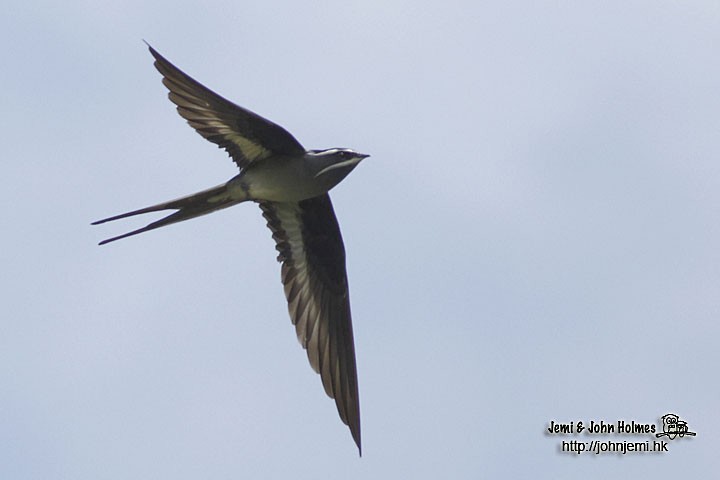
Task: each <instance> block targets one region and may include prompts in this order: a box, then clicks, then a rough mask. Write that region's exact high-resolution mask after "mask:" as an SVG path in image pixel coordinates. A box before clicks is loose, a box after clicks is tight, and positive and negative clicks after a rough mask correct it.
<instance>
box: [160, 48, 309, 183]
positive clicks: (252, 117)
mask: <svg viewBox="0 0 720 480" xmlns="http://www.w3.org/2000/svg"><path fill="white" fill-rule="evenodd" d="M148 48H149V49H150V53H152V55H153V57H155V68H157V69H158V71H159V72H160V73H161V74H162V75H163V77H164V78H163V84H164V85H165V86H166V87H167V88H168V90H170V93H169V94H168V97H169V98H170V100H171V101H172V102H173V103H174V104H175V105H177V111H178V113H179V114H180V116H181V117H183V118H184V119H185V120H187V122H188V123H189V124H190V126H191V127H193V128H194V129H195V130H197V132H198V133H199V134H200V135H202V136H203V137H205V138H206V139H208V140H209V141H211V142H213V143H215V144H217V145H218V146H219V147H222V148H224V149H225V150H227V152H228V153H229V154H230V156H231V157H232V159H233V160H234V161H235V163H236V164H237V165H238V167H240V169H244V168H246V167H247V166H248V165H250V164H251V163H253V162H257V161H260V160H263V159H266V158H268V157H270V156H272V155H273V154H282V155H290V156H297V155H303V154H304V153H305V149H304V148H303V146H302V145H300V142H298V141H297V140H295V137H293V136H292V135H291V134H290V133H289V132H288V131H287V130H285V129H284V128H282V127H281V126H279V125H276V124H274V123H273V122H271V121H270V120H266V119H264V118H262V117H261V116H260V115H257V114H255V113H253V112H251V111H250V110H247V109H245V108H242V107H240V106H238V105H235V104H234V103H232V102H230V101H228V100H226V99H224V98H223V97H221V96H220V95H218V94H217V93H215V92H213V91H211V90H210V89H208V88H206V87H204V86H203V85H201V84H200V83H199V82H197V81H195V80H194V79H192V78H191V77H190V76H188V75H186V74H185V73H183V72H182V71H181V70H180V69H178V68H177V67H176V66H175V65H173V64H172V63H170V62H169V61H167V59H165V57H163V56H162V55H160V54H159V53H158V52H157V51H155V49H154V48H152V47H151V46H150V45H148Z"/></svg>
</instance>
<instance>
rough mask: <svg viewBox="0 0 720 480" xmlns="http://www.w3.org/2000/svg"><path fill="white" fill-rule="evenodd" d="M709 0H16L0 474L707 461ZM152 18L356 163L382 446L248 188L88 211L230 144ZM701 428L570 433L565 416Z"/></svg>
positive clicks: (494, 474)
mask: <svg viewBox="0 0 720 480" xmlns="http://www.w3.org/2000/svg"><path fill="white" fill-rule="evenodd" d="M719 25H720V8H719V7H718V4H717V2H711V1H707V2H692V1H689V2H662V1H661V2H657V1H652V2H651V1H623V2H619V1H617V2H616V1H609V2H557V1H556V2H527V1H517V2H493V1H489V2H470V1H450V2H414V1H412V2H411V1H392V0H390V1H382V2H377V1H363V2H343V3H340V2H273V1H266V2H242V1H240V2H238V1H232V2H230V1H228V2H153V3H152V4H148V2H140V1H129V2H98V3H93V2H77V1H72V0H71V1H69V2H64V3H62V4H58V3H57V2H43V1H39V2H34V3H33V4H32V5H31V4H29V3H27V2H14V4H13V5H10V6H9V7H8V8H7V9H6V13H5V14H4V15H3V16H2V18H0V40H2V43H3V45H5V48H3V49H2V51H1V52H0V59H1V60H2V65H3V74H2V75H0V82H1V83H2V90H3V92H4V94H3V95H2V97H0V107H1V108H2V112H3V114H2V116H0V127H2V131H3V132H4V141H3V142H2V146H1V147H0V148H1V154H2V158H3V159H4V169H3V178H4V180H5V181H4V182H3V183H4V188H3V190H2V194H1V195H2V202H1V203H0V209H2V218H3V220H4V234H3V236H2V239H1V240H0V242H1V244H0V246H1V247H2V248H0V259H1V261H0V265H2V269H3V275H2V276H0V291H2V301H3V305H4V311H5V314H4V315H3V319H2V320H1V321H0V332H1V333H0V477H2V478H12V479H31V478H68V479H93V480H95V479H126V478H176V479H185V478H188V479H189V478H237V477H239V476H254V477H257V478H287V477H289V476H292V477H293V478H298V479H301V478H317V477H318V476H321V475H325V474H326V475H332V476H337V474H338V473H337V472H342V474H343V476H344V477H346V478H386V477H391V476H402V477H412V478H438V477H440V476H442V477H447V478H499V477H517V478H524V477H528V476H530V475H533V476H534V477H536V476H540V477H541V478H543V477H546V478H577V476H578V475H583V477H584V478H609V477H612V476H621V477H631V476H633V475H640V474H642V475H643V476H644V477H647V478H650V477H653V478H659V479H663V478H678V477H679V476H686V477H687V478H699V477H701V476H707V473H708V472H710V471H717V470H718V467H720V464H719V462H718V460H717V455H716V453H715V452H716V450H717V443H716V442H715V441H714V438H715V435H714V433H715V432H717V431H719V430H720V415H718V411H717V408H718V405H720V387H719V386H718V382H717V380H716V378H717V365H718V364H719V363H720V353H718V351H719V349H718V347H717V342H718V339H719V338H720V326H719V324H718V317H719V315H720V296H719V295H718V291H720V253H718V252H720V250H719V249H718V245H719V244H720V226H719V224H718V218H719V217H720V162H718V158H719V157H720V135H718V132H720V63H718V61H717V59H718V45H720V29H719V28H718V26H719ZM142 39H145V40H146V41H148V42H149V43H150V44H151V45H153V46H154V47H155V48H156V49H157V50H158V51H159V52H160V53H162V54H163V55H165V56H166V57H167V58H168V59H169V60H171V61H172V62H173V63H175V64H176V65H177V66H179V67H180V68H181V69H183V70H185V71H186V72H187V73H189V74H190V75H192V76H194V77H195V78H196V79H197V80H199V81H200V82H202V83H204V84H205V85H207V86H208V87H210V88H211V89H213V90H215V91H217V92H219V93H220V94H221V95H223V96H225V97H227V98H229V99H231V100H233V101H234V102H236V103H238V104H240V105H243V106H245V107H247V108H250V109H252V110H254V111H256V112H258V113H260V114H261V115H263V116H265V117H267V118H269V119H271V120H273V121H275V122H277V123H279V124H280V125H282V126H284V127H285V128H287V129H288V130H289V131H290V132H292V133H293V134H294V135H295V137H296V138H298V139H299V140H300V142H302V143H303V145H305V146H306V147H307V148H328V147H334V146H344V147H351V148H354V149H356V150H359V151H362V152H366V153H369V154H371V155H372V157H371V158H369V159H368V160H366V161H364V162H363V163H362V164H361V165H360V166H359V167H358V168H357V169H356V170H355V171H354V172H353V173H352V174H351V175H350V176H349V177H348V178H347V179H346V180H345V181H344V182H343V183H342V184H341V185H340V186H338V187H337V188H336V189H335V190H334V191H333V192H332V198H333V201H334V204H335V209H336V212H337V214H338V218H339V221H340V225H341V228H342V231H343V235H344V237H345V245H346V249H347V251H348V275H349V280H350V289H351V301H352V308H353V319H354V327H355V341H356V349H357V357H358V372H359V381H360V395H361V411H362V428H363V457H362V458H361V459H359V458H358V457H357V450H356V449H355V446H354V444H353V442H352V439H351V437H350V434H349V432H348V430H347V428H346V427H345V426H344V425H342V423H341V422H340V420H339V419H338V416H337V413H336V411H335V406H334V405H333V402H332V401H331V400H329V399H328V398H326V396H325V394H324V392H323V389H322V386H321V383H320V379H319V377H318V376H317V375H316V374H315V373H314V372H312V370H311V369H310V367H309V366H308V364H307V360H306V357H305V353H304V352H303V351H302V349H301V348H300V346H299V345H298V344H297V341H296V339H295V335H294V332H293V327H292V326H291V324H290V321H289V318H288V315H287V309H286V305H285V303H284V298H283V294H282V288H281V285H280V279H279V265H278V264H277V262H276V261H275V257H276V253H275V250H274V246H273V242H272V240H271V238H270V232H269V230H267V228H266V227H265V225H264V221H263V219H262V217H261V215H260V211H259V209H258V208H257V207H256V206H254V205H251V204H245V205H241V206H238V207H235V208H232V209H229V210H226V211H222V212H218V213H215V214H213V215H210V216H206V217H202V218H200V219H196V220H193V221H190V222H186V223H183V224H179V225H174V226H171V227H167V228H164V229H161V230H157V231H154V232H151V233H147V234H144V235H141V236H137V237H134V238H130V239H127V240H123V241H121V242H118V243H114V244H111V245H107V246H104V247H98V246H97V245H96V244H97V242H98V241H100V240H102V239H104V238H107V237H109V236H113V235H115V234H119V233H123V232H125V231H126V230H129V229H130V228H135V227H137V226H142V225H144V224H145V223H144V222H145V220H146V219H137V220H127V221H125V222H123V223H122V224H107V225H102V226H99V227H91V226H90V225H89V224H90V222H91V221H93V220H97V219H99V218H103V217H106V216H108V215H112V214H116V213H120V212H124V211H127V210H131V209H134V208H139V207H143V206H146V205H150V204H153V203H157V202H160V201H163V200H168V199H172V198H175V197H178V196H181V195H184V194H188V193H192V192H195V191H198V190H201V189H203V188H206V187H210V186H213V185H216V184H218V183H221V182H223V181H225V180H227V179H229V178H230V177H232V176H234V175H235V174H236V173H237V170H236V168H235V165H234V164H233V163H232V161H231V160H229V159H228V158H227V156H226V155H225V153H224V152H223V151H221V150H218V149H217V148H215V146H214V145H212V144H209V143H208V142H206V141H205V140H203V139H202V138H201V137H200V136H199V135H197V134H196V133H195V132H193V131H192V129H190V128H189V127H188V126H187V125H186V124H185V122H184V121H183V120H182V119H181V118H180V117H179V116H178V115H177V114H176V113H175V111H174V108H173V106H172V104H171V103H170V102H169V101H168V100H167V97H166V90H165V89H164V87H163V86H162V85H161V83H160V75H159V74H158V73H157V72H156V71H155V69H154V68H153V66H152V59H151V56H150V54H149V53H148V52H147V49H146V47H145V45H144V44H143V43H142V41H141V40H142ZM669 412H673V413H677V414H679V415H680V416H681V417H682V418H683V419H684V420H686V421H687V422H688V426H689V427H690V430H692V431H695V432H697V434H698V435H697V437H695V438H693V439H683V440H682V441H680V440H675V441H673V442H671V443H670V445H669V452H667V453H663V454H627V455H624V456H622V455H613V454H607V455H600V456H597V457H596V456H595V455H575V454H566V453H560V452H559V451H558V449H559V445H560V443H561V441H562V440H581V441H590V440H592V439H598V440H603V441H604V440H611V441H623V440H626V441H645V440H648V439H650V437H649V436H630V437H622V436H600V437H588V436H586V435H577V436H568V437H552V436H548V435H545V434H544V430H545V428H546V427H547V424H548V422H549V421H550V420H555V421H559V422H570V421H578V420H583V421H585V422H587V421H590V420H596V421H598V420H604V421H606V422H616V421H617V420H626V421H630V420H633V421H636V422H641V423H645V422H649V423H654V424H656V425H658V426H659V417H660V416H662V415H663V414H665V413H669Z"/></svg>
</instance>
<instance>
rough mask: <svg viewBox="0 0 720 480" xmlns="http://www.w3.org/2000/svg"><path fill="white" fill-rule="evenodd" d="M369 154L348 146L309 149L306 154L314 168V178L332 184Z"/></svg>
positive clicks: (337, 181) (343, 176) (336, 182)
mask: <svg viewBox="0 0 720 480" xmlns="http://www.w3.org/2000/svg"><path fill="white" fill-rule="evenodd" d="M369 156H370V155H366V154H364V153H358V152H356V151H355V150H351V149H349V148H329V149H327V150H309V151H308V152H307V154H306V158H307V159H308V161H309V162H310V163H311V164H312V166H313V169H316V173H315V178H321V179H323V180H325V181H326V182H328V183H332V184H333V185H336V184H338V183H339V182H340V181H341V180H342V179H343V178H345V177H346V176H347V174H348V173H350V172H352V170H353V168H355V167H356V166H357V164H358V163H360V161H361V160H362V159H363V158H367V157H369Z"/></svg>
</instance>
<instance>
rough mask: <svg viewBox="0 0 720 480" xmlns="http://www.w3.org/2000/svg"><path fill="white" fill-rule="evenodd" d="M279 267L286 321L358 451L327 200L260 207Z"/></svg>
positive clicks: (337, 249) (342, 283)
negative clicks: (268, 228) (286, 313)
mask: <svg viewBox="0 0 720 480" xmlns="http://www.w3.org/2000/svg"><path fill="white" fill-rule="evenodd" d="M260 208H262V211H263V216H264V217H265V219H266V220H267V222H268V227H270V230H272V232H273V239H274V240H275V242H276V248H277V250H278V252H280V255H278V260H279V261H281V262H282V282H283V285H284V287H285V296H286V297H287V301H288V309H289V311H290V318H291V319H292V323H293V324H295V331H296V333H297V336H298V340H299V341H300V343H301V344H302V346H303V348H305V349H306V350H307V354H308V358H309V359H310V365H312V367H313V369H314V370H315V371H316V372H318V373H320V376H321V378H322V383H323V386H324V387H325V392H326V393H327V394H328V395H329V396H330V397H331V398H334V399H335V404H336V405H337V409H338V413H339V414H340V418H341V419H342V421H343V422H344V423H345V424H346V425H348V426H349V427H350V433H351V434H352V436H353V439H354V440H355V443H356V444H357V446H358V449H360V448H361V447H360V404H359V398H358V382H357V370H356V367H355V347H354V342H353V331H352V321H351V318H350V297H349V294H348V282H347V274H346V271H345V247H344V246H343V241H342V236H341V235H340V227H339V226H338V223H337V219H336V218H335V212H334V211H333V207H332V203H331V202H330V197H329V196H328V195H327V194H325V195H321V196H319V197H315V198H310V199H308V200H303V201H301V202H298V203H278V202H261V203H260Z"/></svg>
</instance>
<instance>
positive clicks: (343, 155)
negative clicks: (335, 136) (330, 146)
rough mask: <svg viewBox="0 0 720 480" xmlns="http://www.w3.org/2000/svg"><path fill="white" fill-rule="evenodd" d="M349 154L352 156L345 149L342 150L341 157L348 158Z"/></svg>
mask: <svg viewBox="0 0 720 480" xmlns="http://www.w3.org/2000/svg"><path fill="white" fill-rule="evenodd" d="M349 156H350V154H349V153H348V152H346V151H344V150H343V151H342V152H340V158H347V157H349Z"/></svg>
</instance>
